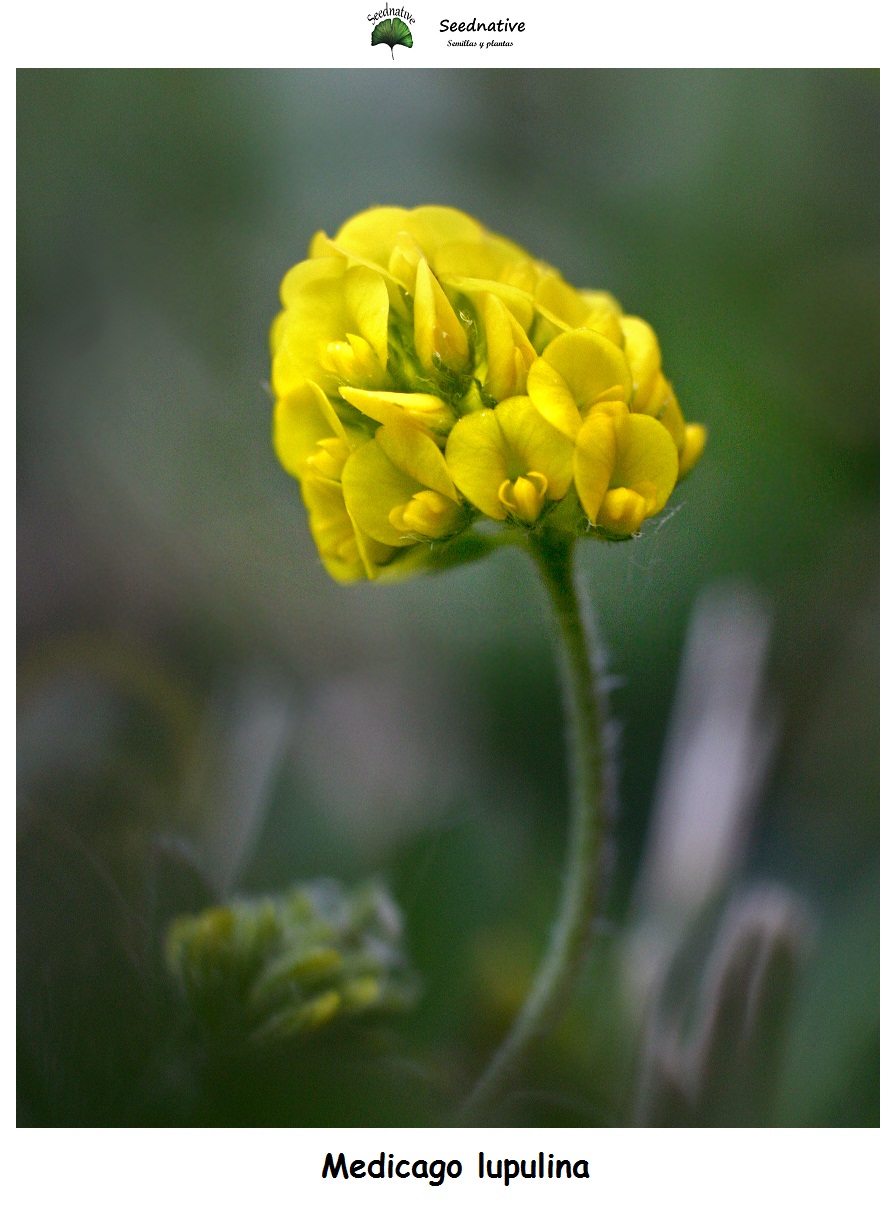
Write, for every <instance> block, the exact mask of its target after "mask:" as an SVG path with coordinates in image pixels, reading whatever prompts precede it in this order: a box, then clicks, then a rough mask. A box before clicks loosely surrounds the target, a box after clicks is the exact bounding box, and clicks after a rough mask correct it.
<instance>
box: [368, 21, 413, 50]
mask: <svg viewBox="0 0 892 1208" xmlns="http://www.w3.org/2000/svg"><path fill="white" fill-rule="evenodd" d="M382 43H383V44H384V45H385V46H389V47H390V57H391V58H393V57H394V54H393V48H394V46H411V45H412V31H411V29H409V27H408V25H407V24H406V23H405V21H401V20H400V19H399V17H391V18H388V20H386V21H379V22H378V24H377V25H376V26H375V28H374V29H373V30H372V46H380V45H381V44H382Z"/></svg>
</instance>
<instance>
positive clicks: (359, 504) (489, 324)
mask: <svg viewBox="0 0 892 1208" xmlns="http://www.w3.org/2000/svg"><path fill="white" fill-rule="evenodd" d="M281 295H282V305H283V308H284V309H283V310H282V311H281V313H280V314H279V315H278V316H277V318H276V320H275V322H274V323H273V327H272V332H271V345H272V386H273V391H274V393H275V396H276V404H275V413H274V421H273V440H274V444H275V448H276V451H277V453H278V456H279V459H280V460H281V462H282V464H283V466H284V467H285V469H286V470H288V471H289V473H291V474H293V475H294V476H295V477H296V478H298V479H299V480H300V483H301V490H302V495H303V499H304V503H305V504H306V507H307V511H308V513H309V519H310V529H311V531H312V534H313V537H314V539H315V541H316V545H317V546H318V549H319V553H320V555H321V557H322V561H323V562H324V564H325V566H326V568H327V569H328V571H329V572H330V573H331V574H332V575H333V576H334V577H335V578H336V579H339V580H341V581H344V582H346V581H350V580H353V579H362V578H376V577H377V576H378V575H379V574H380V573H381V572H382V569H383V568H385V567H387V568H388V570H391V569H392V570H402V571H409V570H413V569H416V568H417V569H420V568H422V567H423V566H424V565H425V561H426V559H428V558H429V556H430V554H431V553H432V551H434V550H436V549H437V548H438V547H441V546H443V545H444V544H448V543H450V542H453V543H455V542H456V541H457V540H458V539H459V538H461V537H462V536H464V537H466V535H467V531H468V529H469V526H471V525H472V524H473V523H474V521H475V520H480V519H482V518H483V517H488V518H489V519H490V520H492V521H501V522H504V523H505V524H506V525H509V526H513V527H514V529H515V530H516V529H517V527H518V526H519V527H520V528H523V527H527V528H529V527H530V526H537V527H538V526H550V527H553V528H556V529H562V530H564V531H567V532H570V533H582V532H589V533H592V534H593V535H595V536H601V537H607V538H623V537H629V536H631V535H632V534H634V533H636V532H637V531H638V529H639V528H640V527H641V524H642V522H643V521H644V520H646V519H647V518H648V517H650V516H654V515H656V513H657V512H659V511H660V510H661V508H663V506H664V505H665V503H666V500H667V499H668V498H669V495H670V494H671V492H672V489H673V487H674V486H675V483H676V481H677V480H678V479H679V478H680V477H681V476H682V475H684V474H686V473H687V472H688V470H690V469H691V467H692V466H693V465H694V463H695V462H696V461H697V459H698V458H699V456H700V453H701V451H702V449H703V445H704V442H705V439H706V433H705V430H704V428H703V427H702V426H701V425H699V424H686V423H685V421H684V417H683V416H682V413H681V409H680V407H679V405H678V401H677V399H676V397H675V394H674V393H673V390H672V387H671V386H670V385H669V383H668V381H667V380H666V378H665V376H664V375H663V371H662V363H661V356H660V348H659V344H658V343H657V338H656V336H655V335H654V332H653V330H652V328H651V327H650V326H649V325H648V324H647V323H645V322H644V320H643V319H638V318H634V317H632V316H631V315H625V314H623V312H622V309H621V308H620V306H619V304H618V303H617V302H616V300H615V299H614V298H612V297H611V295H610V294H607V293H602V292H594V291H590V290H578V289H574V288H573V287H572V286H571V285H569V284H568V283H567V282H566V281H564V279H563V278H562V277H561V275H560V274H559V273H558V272H557V271H556V270H555V269H553V268H551V267H550V266H549V265H547V264H544V263H542V262H541V261H538V260H534V259H533V258H532V257H531V256H530V255H529V254H528V253H527V252H525V251H524V250H523V249H522V248H520V247H518V246H517V245H516V244H513V243H511V242H510V241H509V240H507V239H504V238H502V237H501V236H499V235H495V234H493V233H492V232H490V231H488V230H486V228H485V227H483V226H481V224H480V223H479V222H476V221H475V220H474V219H473V218H470V217H468V215H466V214H463V213H461V212H460V211H458V210H453V209H448V208H445V207H441V206H422V207H420V208H419V209H415V210H405V209H399V208H396V207H380V208H376V209H371V210H367V211H365V212H364V213H361V214H358V215H356V216H355V217H354V218H351V219H350V220H349V221H348V222H346V223H345V224H344V225H343V226H342V227H341V229H340V230H339V231H338V233H337V234H336V236H335V237H334V239H330V238H328V236H327V235H324V234H323V233H322V232H320V233H319V234H317V235H316V236H315V237H314V239H313V240H312V242H311V244H310V249H309V259H307V260H303V261H301V263H300V264H297V265H295V267H294V268H292V269H291V270H290V271H289V272H288V273H287V274H286V276H285V279H284V280H283V282H282V291H281ZM468 548H470V546H468Z"/></svg>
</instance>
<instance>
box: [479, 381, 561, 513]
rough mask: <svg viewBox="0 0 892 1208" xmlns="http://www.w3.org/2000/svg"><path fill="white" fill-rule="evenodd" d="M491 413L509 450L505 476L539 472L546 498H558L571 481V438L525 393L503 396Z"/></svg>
mask: <svg viewBox="0 0 892 1208" xmlns="http://www.w3.org/2000/svg"><path fill="white" fill-rule="evenodd" d="M495 414H496V418H497V419H498V421H499V425H500V427H501V429H502V434H503V436H504V438H505V443H506V445H507V447H508V449H509V450H510V454H511V457H510V459H509V463H508V471H509V475H508V476H509V477H516V476H517V475H525V474H528V473H529V472H531V471H532V472H533V473H536V474H540V475H542V476H543V477H544V478H545V479H546V480H547V483H548V486H547V494H548V498H549V499H562V498H563V497H564V495H566V493H567V491H568V490H569V488H570V483H571V482H572V481H573V441H572V440H569V439H568V438H567V437H566V436H564V435H563V433H561V432H559V431H558V430H557V429H556V428H555V427H554V426H553V425H552V424H550V423H548V421H547V420H545V419H543V418H542V416H541V415H540V414H539V412H538V411H537V410H536V408H535V407H534V406H533V404H532V401H531V400H530V398H529V397H528V396H527V395H520V396H518V397H516V398H508V399H505V401H504V402H501V403H499V405H498V407H496V410H495Z"/></svg>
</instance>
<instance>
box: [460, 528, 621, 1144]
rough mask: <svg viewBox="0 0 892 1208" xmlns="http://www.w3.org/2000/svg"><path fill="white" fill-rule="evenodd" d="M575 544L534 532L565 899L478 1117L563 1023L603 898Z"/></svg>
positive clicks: (589, 671)
mask: <svg viewBox="0 0 892 1208" xmlns="http://www.w3.org/2000/svg"><path fill="white" fill-rule="evenodd" d="M573 548H574V542H573V541H572V540H565V539H556V538H555V537H554V536H551V537H549V538H546V537H545V536H543V535H533V536H532V537H531V538H530V552H531V554H532V556H533V558H534V560H535V562H536V564H537V566H538V568H539V572H540V574H541V576H542V580H543V582H544V584H545V587H546V590H547V591H548V595H549V598H550V600H551V604H552V606H553V608H554V614H555V618H556V620H557V627H558V634H559V637H560V645H561V654H562V658H561V676H562V683H563V690H564V708H565V713H566V723H567V734H568V739H569V747H570V752H569V755H570V786H571V817H570V835H569V842H568V850H567V865H566V871H565V877H564V886H563V894H562V898H561V903H560V907H559V910H558V914H557V918H556V920H555V924H554V929H553V931H552V934H551V940H550V942H549V945H548V950H547V951H546V953H545V956H544V958H543V960H542V963H541V965H540V967H539V971H538V973H537V975H536V979H535V981H534V982H533V986H532V988H531V990H530V993H529V995H528V997H527V999H526V1002H525V1003H524V1004H523V1007H522V1008H521V1010H520V1012H519V1014H518V1016H517V1018H516V1019H515V1021H514V1024H513V1026H512V1028H511V1030H510V1032H509V1033H508V1035H507V1036H506V1038H505V1040H504V1041H503V1043H502V1045H501V1047H500V1048H499V1049H498V1050H497V1051H496V1053H495V1054H494V1056H493V1058H492V1060H491V1061H490V1063H489V1065H488V1066H487V1067H486V1069H485V1070H484V1072H483V1074H482V1076H481V1078H480V1080H479V1082H478V1083H477V1085H476V1086H475V1088H474V1090H473V1091H472V1093H471V1095H470V1097H469V1098H468V1100H467V1103H466V1104H465V1106H464V1109H463V1113H462V1114H463V1117H464V1119H466V1120H470V1119H479V1118H480V1116H481V1114H482V1112H483V1111H484V1109H485V1108H486V1107H487V1106H488V1105H489V1104H490V1103H491V1102H492V1101H493V1099H494V1098H495V1097H496V1096H497V1095H498V1094H499V1092H500V1091H501V1090H502V1089H503V1087H504V1085H505V1083H506V1081H507V1080H508V1078H509V1077H510V1075H511V1073H512V1071H513V1070H514V1069H515V1068H516V1066H517V1064H518V1063H519V1062H520V1061H521V1060H522V1058H523V1057H524V1055H525V1054H526V1052H527V1050H528V1049H529V1047H530V1045H531V1044H533V1042H534V1041H536V1040H537V1039H538V1038H539V1037H540V1036H542V1035H544V1034H545V1033H546V1032H548V1031H549V1030H550V1029H551V1028H552V1027H553V1026H554V1025H555V1024H556V1023H557V1021H558V1019H559V1018H560V1016H561V1014H562V1013H563V1011H564V1008H565V1007H566V1005H567V1001H568V999H569V997H570V993H571V991H572V989H573V985H574V983H575V981H576V979H577V977H578V975H579V972H580V970H581V969H582V966H583V964H584V962H585V958H586V955H587V953H588V948H589V941H590V938H591V934H592V930H593V924H594V921H595V918H596V916H597V913H598V910H599V909H600V906H601V897H602V893H603V882H604V876H603V869H604V849H605V839H606V834H607V829H608V825H609V820H610V809H609V798H608V788H609V787H610V785H609V772H610V769H609V763H608V756H607V751H606V746H605V741H604V722H605V707H604V703H603V699H602V692H601V690H600V686H599V684H598V681H597V669H596V663H595V654H596V650H595V638H594V633H593V632H592V629H593V626H591V625H587V624H586V620H585V619H584V617H583V614H582V611H581V609H580V604H579V597H578V596H577V593H576V589H575V586H574V582H573Z"/></svg>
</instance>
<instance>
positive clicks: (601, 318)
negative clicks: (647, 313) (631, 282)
mask: <svg viewBox="0 0 892 1208" xmlns="http://www.w3.org/2000/svg"><path fill="white" fill-rule="evenodd" d="M580 293H581V295H582V298H583V300H584V301H585V304H586V306H587V307H588V314H587V315H586V317H585V322H584V323H583V324H582V326H583V327H587V328H588V329H589V331H597V332H600V333H601V335H602V336H606V337H607V339H608V340H610V341H611V343H613V344H616V345H618V346H619V347H620V348H622V347H623V344H624V343H625V336H624V335H623V329H622V327H621V326H620V318H621V316H622V313H623V312H622V308H621V307H620V304H619V303H618V302H617V300H616V298H614V297H613V295H612V294H608V293H606V292H604V291H602V290H580Z"/></svg>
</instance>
